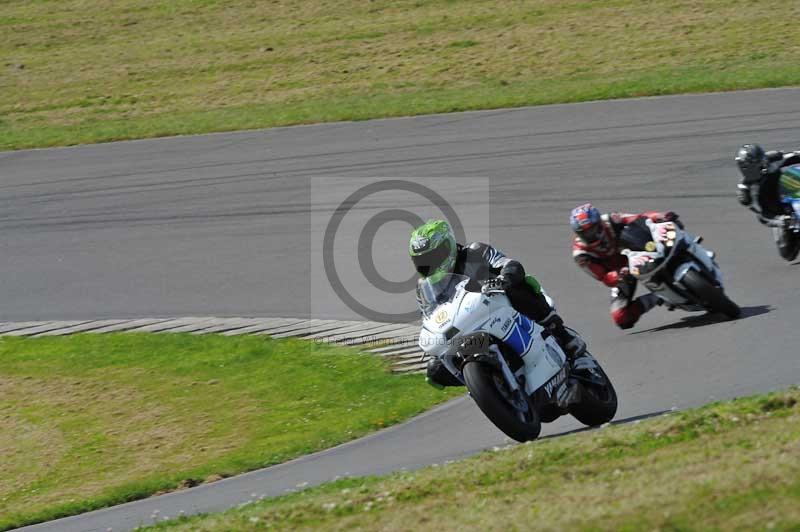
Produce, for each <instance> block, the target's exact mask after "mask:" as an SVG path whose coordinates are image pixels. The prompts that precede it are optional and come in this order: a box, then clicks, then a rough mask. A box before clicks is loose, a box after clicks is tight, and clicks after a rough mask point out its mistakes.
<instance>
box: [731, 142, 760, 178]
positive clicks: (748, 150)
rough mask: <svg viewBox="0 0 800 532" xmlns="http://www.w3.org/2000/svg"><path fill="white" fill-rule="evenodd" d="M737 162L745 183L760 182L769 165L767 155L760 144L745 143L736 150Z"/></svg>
mask: <svg viewBox="0 0 800 532" xmlns="http://www.w3.org/2000/svg"><path fill="white" fill-rule="evenodd" d="M736 164H737V165H739V171H741V172H742V176H744V179H743V180H742V181H744V182H745V183H758V182H759V181H760V180H761V176H762V174H763V172H764V170H765V169H766V167H767V155H766V153H764V148H762V147H761V146H759V145H758V144H745V145H744V146H742V147H741V148H739V151H737V152H736Z"/></svg>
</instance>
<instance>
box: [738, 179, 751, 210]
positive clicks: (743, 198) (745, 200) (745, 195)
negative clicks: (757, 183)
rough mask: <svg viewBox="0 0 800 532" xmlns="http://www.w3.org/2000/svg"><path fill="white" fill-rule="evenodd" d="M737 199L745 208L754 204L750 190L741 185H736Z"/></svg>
mask: <svg viewBox="0 0 800 532" xmlns="http://www.w3.org/2000/svg"><path fill="white" fill-rule="evenodd" d="M736 199H737V200H739V203H741V204H742V205H744V206H745V207H747V206H748V205H750V204H751V203H753V197H752V196H751V195H750V188H749V187H748V186H747V185H743V184H741V183H739V184H738V185H736Z"/></svg>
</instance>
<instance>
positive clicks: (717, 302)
mask: <svg viewBox="0 0 800 532" xmlns="http://www.w3.org/2000/svg"><path fill="white" fill-rule="evenodd" d="M683 284H684V285H686V288H688V289H689V290H690V291H691V292H692V293H693V294H694V295H695V296H697V298H698V299H699V300H700V301H701V303H702V304H703V306H704V307H706V308H707V309H709V310H711V311H713V312H719V313H720V314H725V315H726V316H727V317H728V318H730V319H735V318H738V317H739V315H740V314H741V313H742V310H741V309H740V308H739V305H737V304H736V303H734V302H733V301H731V300H730V299H729V298H728V296H726V295H725V292H723V291H722V289H721V288H719V287H717V286H714V285H713V284H711V283H710V282H709V281H708V279H706V278H705V277H703V276H702V274H701V273H700V272H698V271H697V270H689V271H688V272H686V275H685V276H684V278H683Z"/></svg>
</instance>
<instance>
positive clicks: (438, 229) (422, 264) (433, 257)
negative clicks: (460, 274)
mask: <svg viewBox="0 0 800 532" xmlns="http://www.w3.org/2000/svg"><path fill="white" fill-rule="evenodd" d="M408 251H409V253H410V254H411V261H412V262H413V263H414V267H415V268H416V269H417V272H418V273H419V274H420V275H421V276H422V277H427V278H429V279H430V280H431V281H432V282H438V281H439V280H441V279H442V277H444V276H445V275H446V274H448V273H452V272H453V269H454V268H455V266H456V253H457V251H458V250H457V249H456V237H455V235H454V234H453V230H452V229H450V225H449V224H448V223H447V222H445V221H444V220H428V221H427V222H426V223H425V225H422V226H420V227H417V228H416V229H414V231H412V232H411V242H410V243H409V246H408Z"/></svg>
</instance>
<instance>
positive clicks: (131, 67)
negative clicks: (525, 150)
mask: <svg viewBox="0 0 800 532" xmlns="http://www.w3.org/2000/svg"><path fill="white" fill-rule="evenodd" d="M776 13H780V15H779V18H780V19H781V20H792V19H793V18H794V19H796V18H797V17H798V15H800V4H798V3H797V2H788V3H787V2H786V1H785V0H761V1H758V2H755V3H753V2H752V1H745V0H697V1H695V0H609V1H605V2H586V1H585V0H538V1H534V2H517V1H511V0H501V1H477V0H471V1H457V0H427V1H426V0H399V1H388V0H375V1H371V2H361V1H356V0H343V1H340V2H329V1H327V0H306V1H304V2H281V3H271V2H270V3H267V2H257V1H254V0H248V1H242V0H239V1H236V2H218V1H205V0H148V1H143V0H114V1H113V2H112V1H110V0H102V1H98V2H91V3H86V2H84V1H82V0H58V1H56V0H49V1H37V2H30V1H27V0H6V1H4V2H3V9H2V14H0V149H17V148H24V147H38V146H54V145H68V144H77V143H86V142H98V141H109V140H116V139H129V138H140V137H154V136H162V135H174V134H187V133H203V132H209V131H226V130H234V129H245V128H256V127H267V126H276V125H287V124H299V123H309V122H320V121H331V120H360V119H366V118H374V117H381V116H400V115H413V114H420V113H431V112H448V111H459V110H468V109H485V108H496V107H507V106H520V105H532V104H545V103H553V102H574V101H583V100H592V99H605V98H620V97H626V96H642V95H654V94H670V93H680V92H702V91H713V90H734V89H744V88H755V87H774V86H785V85H797V84H799V83H800V62H798V61H797V58H798V56H800V38H798V36H797V32H796V30H795V28H794V26H793V25H792V24H781V23H777V24H776V23H775V21H776V19H775V17H776Z"/></svg>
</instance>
